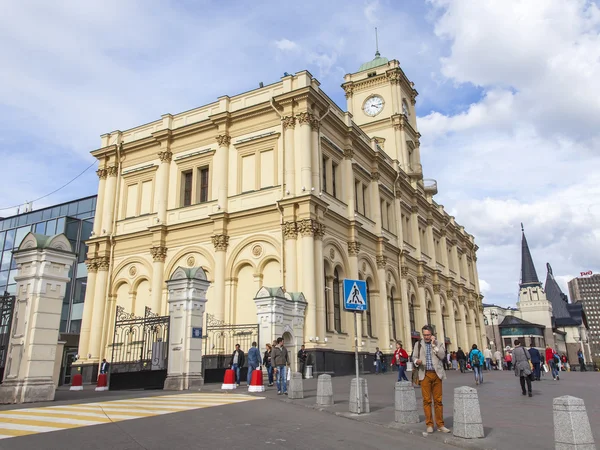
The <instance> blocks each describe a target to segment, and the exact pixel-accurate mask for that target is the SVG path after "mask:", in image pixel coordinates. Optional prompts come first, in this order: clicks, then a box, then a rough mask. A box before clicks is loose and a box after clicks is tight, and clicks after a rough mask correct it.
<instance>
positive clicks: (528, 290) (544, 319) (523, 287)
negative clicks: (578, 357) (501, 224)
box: [517, 224, 554, 347]
mask: <svg viewBox="0 0 600 450" xmlns="http://www.w3.org/2000/svg"><path fill="white" fill-rule="evenodd" d="M521 233H522V237H521V282H520V283H519V301H518V303H517V308H518V309H519V310H520V311H521V315H522V317H523V318H526V320H527V321H529V322H532V323H536V324H539V325H544V326H545V327H546V329H545V336H544V337H545V339H546V343H547V344H550V345H551V346H552V347H554V335H553V334H552V328H553V324H552V304H551V303H550V302H549V301H548V299H547V298H546V292H545V291H544V289H543V288H542V283H540V280H539V279H538V276H537V272H536V270H535V266H534V264H533V258H532V257H531V252H530V251H529V244H528V243H527V238H526V237H525V229H524V228H523V224H521Z"/></svg>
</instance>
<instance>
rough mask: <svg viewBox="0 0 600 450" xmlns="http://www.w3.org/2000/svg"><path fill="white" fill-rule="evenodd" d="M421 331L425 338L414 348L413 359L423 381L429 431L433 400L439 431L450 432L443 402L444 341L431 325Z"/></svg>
mask: <svg viewBox="0 0 600 450" xmlns="http://www.w3.org/2000/svg"><path fill="white" fill-rule="evenodd" d="M421 331H422V334H423V339H422V340H420V341H418V342H417V344H416V346H415V348H414V349H413V357H412V359H413V362H414V364H415V370H417V371H418V373H419V380H420V381H421V392H422V393H423V411H424V413H425V422H426V424H427V432H428V433H433V416H432V411H431V403H432V401H433V404H434V409H435V421H436V424H437V429H438V431H439V432H442V433H450V430H449V429H448V428H446V426H445V425H444V405H443V403H442V397H443V388H442V380H444V379H445V378H446V372H445V371H444V366H443V362H442V361H443V358H444V356H445V355H446V349H445V348H444V344H443V343H442V342H438V341H437V339H436V338H435V336H434V335H433V328H432V327H431V326H430V325H425V326H424V327H423V328H422V329H421Z"/></svg>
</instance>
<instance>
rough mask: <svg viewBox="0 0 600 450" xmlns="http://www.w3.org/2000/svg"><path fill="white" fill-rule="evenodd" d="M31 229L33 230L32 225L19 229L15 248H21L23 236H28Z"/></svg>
mask: <svg viewBox="0 0 600 450" xmlns="http://www.w3.org/2000/svg"><path fill="white" fill-rule="evenodd" d="M30 231H31V225H27V226H25V227H21V228H19V229H18V230H17V234H16V236H15V242H14V246H15V248H19V245H21V242H22V241H23V238H24V237H25V236H27V233H29V232H30Z"/></svg>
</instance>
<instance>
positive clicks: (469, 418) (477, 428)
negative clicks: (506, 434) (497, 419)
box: [453, 386, 485, 439]
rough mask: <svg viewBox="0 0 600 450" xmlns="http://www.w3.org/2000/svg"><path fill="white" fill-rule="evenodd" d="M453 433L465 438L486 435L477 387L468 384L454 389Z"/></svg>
mask: <svg viewBox="0 0 600 450" xmlns="http://www.w3.org/2000/svg"><path fill="white" fill-rule="evenodd" d="M453 434H454V436H456V437H461V438H464V439H476V438H482V437H485V434H484V432H483V420H482V419H481V409H480V408H479V397H478V396H477V390H476V389H473V388H471V387H468V386H461V387H457V388H455V389H454V429H453Z"/></svg>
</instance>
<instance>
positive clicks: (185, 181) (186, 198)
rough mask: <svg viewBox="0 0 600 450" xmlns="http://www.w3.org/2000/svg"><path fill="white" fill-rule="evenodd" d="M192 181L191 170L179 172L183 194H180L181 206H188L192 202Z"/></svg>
mask: <svg viewBox="0 0 600 450" xmlns="http://www.w3.org/2000/svg"><path fill="white" fill-rule="evenodd" d="M192 181H193V174H192V171H191V170H188V171H186V172H183V173H182V174H181V182H182V190H183V195H182V196H181V197H182V199H183V202H182V204H181V206H190V205H191V204H192Z"/></svg>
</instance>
